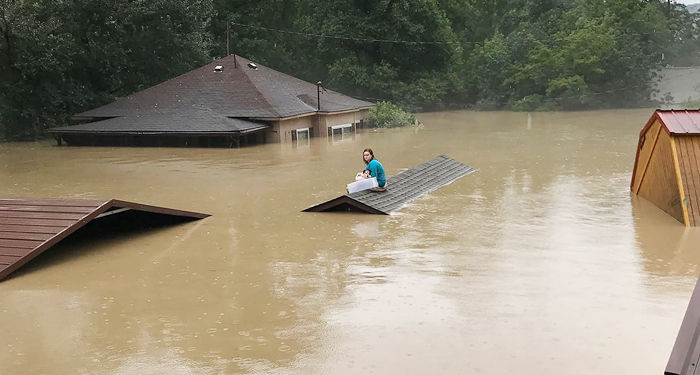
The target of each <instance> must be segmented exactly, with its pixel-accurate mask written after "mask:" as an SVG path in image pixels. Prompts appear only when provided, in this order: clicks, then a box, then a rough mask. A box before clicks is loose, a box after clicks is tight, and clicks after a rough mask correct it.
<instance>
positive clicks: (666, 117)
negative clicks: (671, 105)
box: [639, 109, 700, 137]
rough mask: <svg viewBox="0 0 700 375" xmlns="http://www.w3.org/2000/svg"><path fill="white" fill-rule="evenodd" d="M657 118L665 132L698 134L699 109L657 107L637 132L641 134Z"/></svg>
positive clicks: (699, 124)
mask: <svg viewBox="0 0 700 375" xmlns="http://www.w3.org/2000/svg"><path fill="white" fill-rule="evenodd" d="M657 119H658V120H659V122H660V123H661V125H663V127H664V129H665V131H666V133H667V134H678V135H700V110H696V109H682V110H675V109H669V110H664V109H657V110H656V111H654V114H653V115H651V117H650V118H649V121H647V123H646V125H645V126H644V128H643V129H642V131H641V132H640V133H639V136H640V137H641V136H643V135H644V133H646V132H647V130H649V127H651V125H652V124H653V123H654V121H655V120H657Z"/></svg>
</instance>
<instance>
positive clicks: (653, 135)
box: [631, 121, 661, 194]
mask: <svg viewBox="0 0 700 375" xmlns="http://www.w3.org/2000/svg"><path fill="white" fill-rule="evenodd" d="M660 131H661V124H660V123H659V122H658V121H655V122H654V123H653V124H652V125H651V127H650V128H648V129H647V131H646V133H645V134H643V135H642V136H641V137H640V139H639V144H638V145H637V159H636V161H635V170H634V175H633V177H632V178H633V180H632V186H631V188H632V192H634V193H635V194H639V187H640V185H641V182H642V180H644V177H645V174H646V171H647V168H648V166H649V159H650V157H651V154H652V151H653V150H654V148H655V146H656V141H657V140H658V136H659V132H660ZM642 139H643V140H644V142H643V143H642Z"/></svg>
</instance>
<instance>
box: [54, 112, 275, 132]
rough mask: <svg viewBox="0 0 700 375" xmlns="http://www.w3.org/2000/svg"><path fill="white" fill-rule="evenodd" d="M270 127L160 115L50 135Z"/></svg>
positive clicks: (208, 117) (194, 116)
mask: <svg viewBox="0 0 700 375" xmlns="http://www.w3.org/2000/svg"><path fill="white" fill-rule="evenodd" d="M266 127H268V125H267V124H264V123H260V122H254V121H249V120H243V119H236V118H228V117H224V116H220V115H214V114H211V113H206V112H200V113H188V114H185V115H183V114H179V113H158V114H143V115H134V116H128V117H116V118H111V119H107V120H102V121H96V122H91V123H86V124H80V125H73V126H64V127H60V128H53V129H50V130H49V132H50V133H62V134H68V133H96V134H148V133H157V134H163V133H178V134H187V133H200V134H201V133H239V132H247V131H253V130H256V129H264V128H266Z"/></svg>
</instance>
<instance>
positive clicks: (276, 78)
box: [50, 55, 373, 133]
mask: <svg viewBox="0 0 700 375" xmlns="http://www.w3.org/2000/svg"><path fill="white" fill-rule="evenodd" d="M250 62H251V61H250V60H247V59H244V58H242V57H239V56H238V57H236V62H235V63H234V56H233V55H231V56H228V57H225V58H223V59H219V60H216V61H214V62H212V63H210V64H207V65H205V66H203V67H201V68H198V69H195V70H193V71H190V72H188V73H185V74H183V75H181V76H179V77H176V78H173V79H171V80H168V81H165V82H163V83H161V84H158V85H156V86H153V87H150V88H147V89H145V90H143V91H139V92H137V93H134V94H132V95H129V96H127V97H125V98H121V99H119V100H117V101H115V102H113V103H110V104H107V105H105V106H103V107H99V108H95V109H92V110H89V111H86V112H83V113H80V114H77V115H75V116H73V118H74V119H76V120H89V121H94V120H99V119H103V120H108V119H112V118H115V117H116V118H120V119H121V120H117V121H115V120H110V121H100V122H93V123H89V124H82V125H77V126H78V127H76V126H69V127H62V128H54V129H51V130H50V131H51V132H54V133H63V132H66V131H68V130H71V129H79V130H80V131H83V132H87V131H90V132H98V133H102V132H105V131H111V132H115V129H121V131H127V130H128V131H129V132H146V131H154V130H157V131H159V132H160V131H163V130H164V129H165V130H170V129H175V128H180V129H190V128H191V129H194V130H199V131H203V132H211V131H221V130H222V129H226V128H227V127H229V126H234V125H236V123H235V122H232V120H233V119H236V121H238V123H237V125H236V126H239V127H240V126H243V127H245V126H246V125H244V122H246V121H251V120H252V119H277V118H285V117H291V116H298V115H304V114H310V113H316V112H317V111H318V108H317V107H318V103H317V86H316V84H313V83H309V82H306V81H302V80H300V79H298V78H295V77H292V76H290V75H287V74H284V73H281V72H278V71H276V70H274V69H271V68H268V67H265V66H263V65H260V64H256V65H255V69H253V68H251V67H250V66H249V65H248V64H249V63H250ZM320 99H321V100H320V102H321V103H320V104H321V108H320V111H321V112H342V111H350V110H359V109H362V108H368V107H371V106H372V105H373V104H372V103H369V102H366V101H362V100H358V99H354V98H351V97H349V96H346V95H343V94H340V93H337V92H334V91H332V90H323V92H322V93H321V95H320ZM254 124H255V123H254V122H253V124H252V125H250V126H254ZM258 126H259V124H258Z"/></svg>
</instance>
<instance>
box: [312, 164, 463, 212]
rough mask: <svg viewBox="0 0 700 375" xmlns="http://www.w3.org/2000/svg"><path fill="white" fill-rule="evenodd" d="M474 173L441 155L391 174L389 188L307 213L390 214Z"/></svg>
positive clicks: (338, 200)
mask: <svg viewBox="0 0 700 375" xmlns="http://www.w3.org/2000/svg"><path fill="white" fill-rule="evenodd" d="M474 172H476V169H474V168H472V167H470V166H468V165H464V164H462V163H460V162H458V161H456V160H453V159H450V158H448V157H447V156H444V155H441V156H438V157H436V158H435V159H433V160H430V161H429V162H427V163H424V164H421V165H419V166H417V167H414V168H411V169H408V170H405V171H403V172H401V173H399V174H397V175H395V176H392V177H389V178H388V179H387V187H388V189H387V191H384V192H373V191H370V190H363V191H358V192H355V193H351V194H346V195H343V196H340V197H338V198H335V199H331V200H329V201H327V202H324V203H321V204H319V205H316V206H312V207H309V208H307V209H305V210H304V212H327V211H348V210H357V211H362V212H366V213H370V214H384V215H388V214H389V213H391V212H392V211H397V210H399V209H401V208H402V207H403V206H404V205H405V204H407V203H408V202H411V201H412V200H414V199H416V198H418V197H420V196H421V195H423V194H427V193H429V192H431V191H433V190H436V189H438V188H440V187H442V186H445V185H448V184H450V183H452V182H453V181H455V180H457V179H459V178H461V177H464V176H466V175H468V174H471V173H474Z"/></svg>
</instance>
